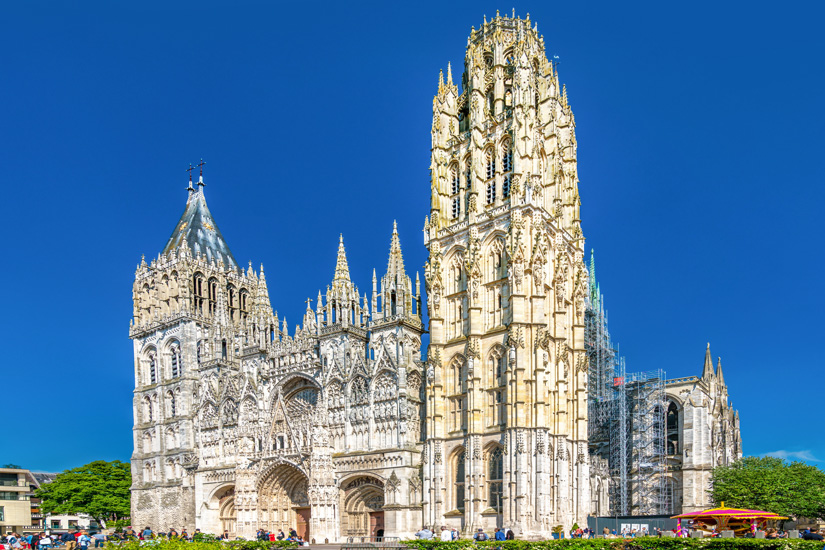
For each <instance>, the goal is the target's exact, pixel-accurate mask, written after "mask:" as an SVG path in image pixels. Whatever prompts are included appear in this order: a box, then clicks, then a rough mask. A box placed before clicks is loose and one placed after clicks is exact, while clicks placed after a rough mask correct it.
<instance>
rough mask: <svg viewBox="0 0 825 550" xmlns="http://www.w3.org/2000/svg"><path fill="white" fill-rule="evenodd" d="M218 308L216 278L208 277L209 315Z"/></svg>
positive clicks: (213, 313)
mask: <svg viewBox="0 0 825 550" xmlns="http://www.w3.org/2000/svg"><path fill="white" fill-rule="evenodd" d="M217 309H218V280H217V279H209V315H210V316H211V315H215V312H216V311H217Z"/></svg>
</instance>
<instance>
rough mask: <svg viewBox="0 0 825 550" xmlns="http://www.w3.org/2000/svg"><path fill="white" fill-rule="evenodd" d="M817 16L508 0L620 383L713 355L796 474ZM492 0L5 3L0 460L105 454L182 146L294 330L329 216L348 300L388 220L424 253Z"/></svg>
mask: <svg viewBox="0 0 825 550" xmlns="http://www.w3.org/2000/svg"><path fill="white" fill-rule="evenodd" d="M81 4H82V6H81ZM169 4H174V5H175V6H176V7H174V8H170V7H168V5H169ZM818 6H819V4H818V3H815V2H807V3H796V2H793V1H786V2H781V3H775V2H772V3H760V2H702V1H700V2H680V3H672V2H665V3H662V2H648V3H634V2H603V3H598V2H548V1H546V0H545V1H541V2H526V3H521V4H517V5H516V6H515V8H516V12H517V13H518V14H520V15H522V16H523V15H524V14H526V13H527V12H529V13H530V16H531V19H533V20H534V21H536V22H537V23H538V25H539V31H540V32H542V33H543V34H544V36H545V41H546V44H547V47H548V52H547V53H548V54H549V55H551V56H552V55H558V56H559V58H560V61H561V64H560V67H559V68H560V72H561V78H562V80H563V81H564V82H565V83H566V84H567V89H568V92H569V98H570V102H571V104H572V106H573V110H574V113H575V115H576V122H577V135H578V143H579V175H580V178H581V185H580V190H581V196H582V218H583V227H584V232H585V236H586V237H587V247H588V248H590V247H594V248H595V249H596V251H597V272H598V278H599V281H600V283H601V287H602V290H603V291H604V292H605V295H606V299H607V305H608V308H609V312H610V326H611V329H612V332H613V335H614V337H615V339H616V340H617V341H618V342H619V343H620V344H621V350H622V353H623V354H624V355H626V356H627V361H628V369H629V370H649V369H653V368H664V369H666V370H667V373H668V375H669V376H671V377H678V376H688V375H698V374H700V373H701V368H702V360H703V357H704V351H705V343H706V342H708V341H710V342H711V349H712V352H713V354H714V362H715V357H716V356H719V355H721V356H722V362H723V365H724V369H725V376H726V380H727V382H728V383H729V386H730V393H731V397H732V399H733V403H734V405H735V406H736V407H737V408H738V409H739V410H740V412H741V419H742V436H743V439H744V449H745V452H746V454H764V453H769V452H780V453H782V452H784V453H786V456H797V457H803V458H807V459H809V460H812V461H813V460H817V459H820V460H825V441H823V439H822V438H821V437H818V436H817V435H815V433H816V431H817V430H818V428H817V426H818V424H817V422H816V421H814V422H811V421H812V420H815V419H818V418H820V417H821V415H820V411H821V409H822V401H823V399H822V388H823V366H824V365H823V363H825V359H823V354H822V353H820V350H819V348H818V347H817V346H818V345H819V344H821V343H822V341H823V328H825V327H823V324H824V323H823V311H825V307H823V306H825V304H823V296H822V292H821V290H820V289H819V283H820V282H821V281H822V272H823V268H825V260H823V257H822V253H821V251H822V244H821V237H822V229H821V223H822V214H821V210H822V205H823V203H825V191H823V184H825V178H824V177H823V176H825V147H824V145H825V115H824V114H823V113H824V112H825V109H824V108H823V103H822V98H823V89H825V72H823V70H822V68H821V63H822V58H823V54H825V45H824V43H823V36H825V35H823V32H822V28H821V23H822V21H823V20H824V19H825V13H823V11H822V8H820V7H818ZM512 7H513V5H512V4H506V5H496V4H494V3H491V2H466V3H460V2H434V3H429V4H425V3H421V2H415V3H412V2H410V3H402V2H382V3H374V4H366V3H352V2H346V3H343V2H336V3H333V4H324V3H313V4H309V3H300V2H290V3H275V2H268V1H267V2H232V3H226V4H225V5H219V4H217V3H214V2H198V3H195V2H192V3H185V4H184V3H179V2H175V3H169V2H162V3H161V2H133V3H127V2H83V3H59V2H48V3H47V2H38V1H32V2H23V1H17V2H4V3H3V5H2V7H0V51H2V52H3V60H2V65H1V66H2V85H0V105H2V115H0V184H2V190H3V200H2V202H0V224H2V225H0V230H2V234H3V235H4V237H5V243H4V250H3V258H4V261H3V269H2V271H1V273H2V275H0V277H2V286H3V289H4V290H5V292H4V295H3V309H2V311H3V313H4V314H3V315H2V320H0V323H2V326H0V329H2V330H0V335H2V336H1V338H2V349H3V352H2V360H0V361H2V363H0V364H2V371H0V372H2V378H1V379H2V389H3V392H2V395H3V402H4V405H3V407H2V409H3V422H2V424H3V426H4V430H3V437H2V438H0V463H5V462H16V463H19V464H21V465H23V466H25V467H29V468H32V469H36V470H62V469H65V468H70V467H75V466H79V465H81V464H84V463H86V462H89V461H91V460H95V459H121V460H129V456H130V453H131V449H132V439H131V425H132V409H131V399H132V389H133V372H132V369H133V361H132V345H131V341H130V340H129V337H128V328H129V319H130V315H131V308H132V297H131V289H132V280H133V276H134V269H135V266H136V264H137V263H138V262H139V261H140V257H141V254H146V255H147V257H152V256H155V255H157V253H158V252H160V250H161V249H162V248H163V246H164V244H165V243H166V240H167V239H168V237H169V235H170V233H171V231H172V229H173V228H174V226H175V224H176V222H177V220H178V218H179V216H180V215H181V213H182V211H183V207H184V202H185V200H186V192H185V190H184V188H185V187H186V172H185V171H184V170H185V168H186V167H187V166H188V164H189V163H190V162H197V161H198V159H200V158H201V157H203V158H204V159H205V160H206V162H207V165H206V171H205V179H206V182H207V188H206V193H207V198H208V200H209V205H210V208H211V210H212V213H213V214H214V216H215V218H216V220H217V222H218V223H219V225H220V229H221V231H222V232H223V235H224V236H225V237H226V239H227V241H228V243H229V245H230V247H231V248H232V251H233V253H234V255H235V257H236V259H237V260H238V262H240V263H241V264H242V265H246V264H247V262H248V261H249V260H251V261H252V262H253V264H254V265H255V266H256V268H257V266H258V265H259V264H260V263H263V264H264V266H265V268H266V274H267V281H268V283H269V289H270V292H271V298H272V303H273V306H274V307H275V308H276V309H277V310H278V311H279V314H280V315H281V316H282V317H283V316H284V315H285V316H286V318H287V320H288V321H289V323H290V327H294V326H295V323H296V322H297V321H298V319H299V317H300V315H301V314H302V311H303V308H304V307H305V306H304V300H305V299H306V298H307V297H312V298H314V297H315V296H316V295H317V291H318V289H319V288H325V287H326V284H327V283H328V282H329V281H330V280H331V279H332V274H333V269H334V264H335V251H336V247H337V243H338V233H339V232H340V233H343V234H344V239H345V243H346V246H347V253H348V255H349V265H350V269H351V272H352V275H353V277H354V278H355V280H356V282H357V283H358V284H359V286H360V287H361V288H362V289H367V288H368V287H369V285H370V280H371V279H370V277H371V274H372V269H373V267H376V268H378V270H379V273H380V272H381V270H383V269H385V268H386V262H387V254H388V249H389V242H390V233H391V229H392V221H393V219H397V220H398V227H399V231H400V234H401V242H402V246H403V250H404V254H405V260H406V265H407V267H408V269H410V270H412V269H416V268H419V269H420V266H422V265H423V264H424V261H425V249H424V247H423V244H422V233H421V229H422V226H423V222H424V216H425V215H426V214H427V208H428V193H429V180H428V178H429V174H428V166H429V148H430V125H431V109H432V97H433V94H434V93H435V91H436V84H437V79H438V71H439V69H441V68H446V66H447V62H452V65H453V71H454V74H456V75H457V78H459V77H458V75H460V73H461V70H462V66H463V58H464V49H465V46H466V40H467V35H468V34H469V32H470V27H471V25H475V26H476V28H477V27H478V26H479V24H480V23H481V21H482V16H483V15H485V14H486V15H487V16H488V17H490V16H492V15H493V14H495V11H496V8H499V9H501V10H502V12H507V13H510V11H511V9H512ZM413 276H414V274H413ZM44 434H49V435H50V436H51V437H53V438H54V440H55V441H56V444H55V445H54V446H53V447H52V448H51V450H49V449H48V445H44V444H43V442H42V437H41V436H42V435H44ZM788 453H791V454H788ZM793 453H796V454H793ZM800 453H802V454H800ZM805 453H807V454H805ZM820 465H822V463H820Z"/></svg>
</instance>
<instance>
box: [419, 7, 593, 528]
mask: <svg viewBox="0 0 825 550" xmlns="http://www.w3.org/2000/svg"><path fill="white" fill-rule="evenodd" d="M462 90H463V91H462V92H461V93H459V90H458V87H457V86H456V85H455V84H454V83H453V78H452V71H451V70H450V69H449V68H448V71H447V78H446V82H445V81H444V78H443V77H440V78H439V83H438V93H437V95H436V97H435V99H434V102H433V123H432V160H431V174H432V182H431V184H432V189H431V199H432V200H431V210H430V215H429V217H428V219H427V220H426V222H425V243H426V245H427V247H428V249H429V261H428V263H427V266H426V285H427V300H428V302H427V303H428V308H429V309H428V313H429V315H430V345H429V350H428V370H427V376H426V380H425V382H426V392H425V393H426V395H427V410H426V435H427V437H426V441H425V449H424V456H425V458H424V470H423V476H424V480H423V481H424V496H423V512H424V523H426V524H430V525H440V524H446V525H448V526H453V527H458V528H460V529H462V530H465V531H472V530H474V529H476V528H477V527H484V528H487V529H489V528H491V527H494V526H496V525H498V526H502V525H504V526H507V527H511V528H513V529H514V530H515V532H516V533H518V534H519V536H520V537H537V538H538V537H541V538H550V536H551V529H552V528H553V526H555V525H564V526H567V527H569V526H570V525H572V524H573V523H574V522H578V523H579V524H580V525H584V524H585V522H586V517H587V515H588V514H589V512H590V508H591V497H590V477H591V472H590V464H589V458H588V452H587V368H588V366H587V365H588V360H587V355H586V353H585V349H584V312H585V308H586V298H587V292H588V274H587V269H586V267H585V265H584V262H583V256H584V251H583V245H584V239H583V236H582V230H581V224H580V218H579V204H580V201H579V193H578V177H577V166H576V147H577V144H576V136H575V119H574V117H573V113H572V111H571V109H570V105H569V104H568V100H567V93H566V90H564V89H563V88H561V86H560V85H559V79H558V75H557V73H556V71H555V69H554V67H553V64H552V63H550V61H548V59H547V57H546V55H545V52H544V40H543V38H542V37H541V36H540V35H539V34H538V32H537V30H536V29H535V28H534V27H533V24H532V23H531V21H530V19H529V16H528V18H527V19H526V20H522V19H516V18H508V17H498V16H497V17H496V18H494V19H493V20H492V21H490V22H489V23H488V22H486V21H485V23H484V25H483V26H482V27H481V28H480V29H479V30H478V31H475V30H474V31H473V32H472V33H471V35H470V38H469V40H468V45H467V53H466V58H465V70H464V74H463V76H462Z"/></svg>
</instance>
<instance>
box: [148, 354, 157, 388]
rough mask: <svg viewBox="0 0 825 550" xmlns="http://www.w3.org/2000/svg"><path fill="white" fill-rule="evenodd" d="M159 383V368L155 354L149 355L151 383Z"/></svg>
mask: <svg viewBox="0 0 825 550" xmlns="http://www.w3.org/2000/svg"><path fill="white" fill-rule="evenodd" d="M157 382H158V367H157V363H156V362H155V354H154V353H150V354H149V383H150V384H157Z"/></svg>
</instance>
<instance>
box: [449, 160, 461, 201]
mask: <svg viewBox="0 0 825 550" xmlns="http://www.w3.org/2000/svg"><path fill="white" fill-rule="evenodd" d="M450 182H451V183H450V194H451V195H457V194H458V189H459V177H458V166H457V165H453V166H452V167H451V168H450Z"/></svg>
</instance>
